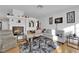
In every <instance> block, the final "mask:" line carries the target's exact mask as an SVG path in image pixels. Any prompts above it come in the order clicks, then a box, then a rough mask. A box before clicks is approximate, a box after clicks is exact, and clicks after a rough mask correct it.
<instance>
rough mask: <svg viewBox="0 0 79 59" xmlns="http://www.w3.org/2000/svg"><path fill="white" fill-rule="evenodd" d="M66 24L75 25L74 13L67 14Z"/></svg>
mask: <svg viewBox="0 0 79 59" xmlns="http://www.w3.org/2000/svg"><path fill="white" fill-rule="evenodd" d="M67 23H75V11H71V12H68V13H67Z"/></svg>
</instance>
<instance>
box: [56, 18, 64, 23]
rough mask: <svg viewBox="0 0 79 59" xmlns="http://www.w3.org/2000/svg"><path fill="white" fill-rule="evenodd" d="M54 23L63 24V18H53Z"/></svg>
mask: <svg viewBox="0 0 79 59" xmlns="http://www.w3.org/2000/svg"><path fill="white" fill-rule="evenodd" d="M55 23H56V24H58V23H63V17H59V18H55Z"/></svg>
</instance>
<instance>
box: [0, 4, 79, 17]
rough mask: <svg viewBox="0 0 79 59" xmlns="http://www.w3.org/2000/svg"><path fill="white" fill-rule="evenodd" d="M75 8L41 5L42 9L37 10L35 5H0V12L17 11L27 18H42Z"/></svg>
mask: <svg viewBox="0 0 79 59" xmlns="http://www.w3.org/2000/svg"><path fill="white" fill-rule="evenodd" d="M76 6H78V5H43V8H37V5H0V10H1V11H5V10H8V9H18V10H22V11H24V12H25V15H27V16H32V17H37V18H42V17H45V16H47V15H49V14H51V13H53V14H54V13H57V12H58V11H61V10H65V9H67V8H73V7H76Z"/></svg>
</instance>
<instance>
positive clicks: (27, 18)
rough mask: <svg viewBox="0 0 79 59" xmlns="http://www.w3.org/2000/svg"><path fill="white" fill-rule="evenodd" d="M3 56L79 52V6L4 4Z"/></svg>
mask: <svg viewBox="0 0 79 59" xmlns="http://www.w3.org/2000/svg"><path fill="white" fill-rule="evenodd" d="M0 8H1V9H0V52H1V53H78V52H79V24H78V23H79V20H78V19H79V17H78V15H79V5H0Z"/></svg>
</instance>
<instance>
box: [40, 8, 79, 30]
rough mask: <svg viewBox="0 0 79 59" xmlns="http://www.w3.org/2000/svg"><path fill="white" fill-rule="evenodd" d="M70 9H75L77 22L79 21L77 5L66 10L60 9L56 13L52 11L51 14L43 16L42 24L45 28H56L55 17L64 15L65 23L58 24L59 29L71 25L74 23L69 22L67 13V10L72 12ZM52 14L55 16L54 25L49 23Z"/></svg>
mask: <svg viewBox="0 0 79 59" xmlns="http://www.w3.org/2000/svg"><path fill="white" fill-rule="evenodd" d="M70 11H75V20H76V23H79V7H75V8H69V9H66V10H62V11H59V12H57V13H55V14H53V13H51V14H50V15H48V16H46V17H44V18H41V20H40V21H41V23H42V26H43V27H44V28H47V29H55V28H56V25H55V23H54V19H55V18H57V17H63V23H62V24H58V29H63V28H65V27H67V26H71V25H73V24H67V21H66V20H67V17H66V13H67V12H70ZM50 16H52V17H53V24H52V25H49V17H50Z"/></svg>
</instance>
